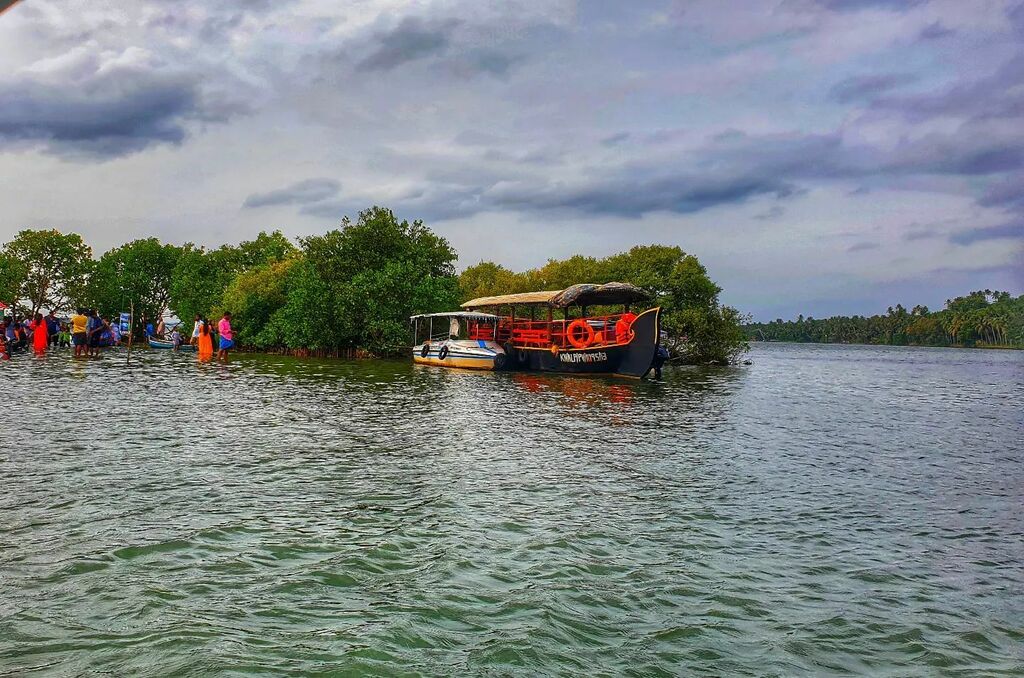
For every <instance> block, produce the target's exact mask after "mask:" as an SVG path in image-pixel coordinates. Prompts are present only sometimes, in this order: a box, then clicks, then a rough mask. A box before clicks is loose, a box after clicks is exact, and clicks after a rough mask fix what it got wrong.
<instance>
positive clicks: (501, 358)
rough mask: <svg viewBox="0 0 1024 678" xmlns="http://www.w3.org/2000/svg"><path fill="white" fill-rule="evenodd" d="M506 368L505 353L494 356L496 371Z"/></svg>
mask: <svg viewBox="0 0 1024 678" xmlns="http://www.w3.org/2000/svg"><path fill="white" fill-rule="evenodd" d="M504 366H505V354H504V353H499V354H498V355H496V356H494V369H496V370H500V369H501V368H502V367H504Z"/></svg>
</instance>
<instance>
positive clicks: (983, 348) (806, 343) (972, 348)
mask: <svg viewBox="0 0 1024 678" xmlns="http://www.w3.org/2000/svg"><path fill="white" fill-rule="evenodd" d="M747 341H748V342H749V343H750V344H751V345H754V344H795V345H803V346H870V347H872V348H942V349H957V350H965V351H1024V346H961V345H957V346H933V345H931V344H862V343H857V342H839V341H764V340H763V339H748V340H747Z"/></svg>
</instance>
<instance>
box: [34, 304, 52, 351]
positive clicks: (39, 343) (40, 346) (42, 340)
mask: <svg viewBox="0 0 1024 678" xmlns="http://www.w3.org/2000/svg"><path fill="white" fill-rule="evenodd" d="M49 344H50V338H49V334H47V332H46V321H45V320H44V319H43V314H42V313H36V319H35V320H33V321H32V348H33V349H35V352H36V353H46V347H47V346H49Z"/></svg>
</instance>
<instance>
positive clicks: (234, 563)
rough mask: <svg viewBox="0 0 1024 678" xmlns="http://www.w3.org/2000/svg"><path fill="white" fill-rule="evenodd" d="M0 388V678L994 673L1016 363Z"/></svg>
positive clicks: (766, 358)
mask: <svg viewBox="0 0 1024 678" xmlns="http://www.w3.org/2000/svg"><path fill="white" fill-rule="evenodd" d="M751 358H752V359H753V361H754V364H753V365H751V366H748V367H740V368H713V369H682V370H676V371H667V372H666V380H665V381H664V382H663V383H635V382H631V381H619V380H613V379H584V378H565V377H558V376H538V375H512V374H479V373H470V372H456V371H445V370H439V369H434V368H414V367H413V366H411V365H408V364H405V363H404V362H369V361H367V362H344V361H315V360H295V359H282V358H275V357H256V356H253V357H246V356H239V357H238V358H237V359H236V360H235V361H234V362H232V363H231V364H230V365H227V366H220V365H216V364H212V365H211V364H203V365H199V364H196V362H195V358H194V357H193V356H184V355H172V354H170V353H168V352H156V351H149V352H141V353H140V354H138V355H137V356H135V357H133V362H134V363H135V364H133V365H132V367H131V368H130V369H125V367H124V363H123V354H120V355H118V354H108V356H107V358H105V359H103V360H98V361H79V362H75V361H73V360H71V359H70V358H68V357H67V355H66V353H58V354H53V355H50V356H47V357H46V358H45V359H41V360H40V359H34V358H30V357H27V356H19V357H18V358H16V359H15V360H14V361H12V362H10V363H7V364H4V365H0V373H2V375H3V383H4V385H5V388H4V395H5V396H6V397H5V407H4V408H3V420H4V422H5V424H6V426H5V429H6V430H5V433H6V435H5V440H6V444H5V445H4V446H3V447H2V448H0V483H2V484H0V674H11V675H25V674H28V675H59V676H79V675H111V676H147V675H153V676H156V675H160V676H164V675H175V676H203V675H267V676H277V675H307V674H308V675H312V674H325V675H365V674H372V675H491V676H505V675H522V676H534V675H587V676H590V675H633V676H656V675H700V676H707V675H756V676H773V675H774V676H790V675H815V676H818V675H848V674H861V675H872V676H879V675H893V676H915V675H921V676H931V675H959V676H986V675H1024V520H1022V517H1024V516H1022V514H1024V449H1022V448H1024V444H1022V442H1021V439H1022V437H1024V435H1022V434H1024V405H1022V403H1024V352H999V351H973V352H972V351H958V350H943V349H895V348H867V347H834V346H786V345H769V346H760V347H755V350H754V351H753V353H752V355H751Z"/></svg>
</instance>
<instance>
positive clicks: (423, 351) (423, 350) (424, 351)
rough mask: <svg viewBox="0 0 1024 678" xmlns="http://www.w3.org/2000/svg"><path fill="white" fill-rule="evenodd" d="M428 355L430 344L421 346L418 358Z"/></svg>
mask: <svg viewBox="0 0 1024 678" xmlns="http://www.w3.org/2000/svg"><path fill="white" fill-rule="evenodd" d="M428 353H430V344H423V348H421V349H420V357H421V358H426V357H427V354H428Z"/></svg>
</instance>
